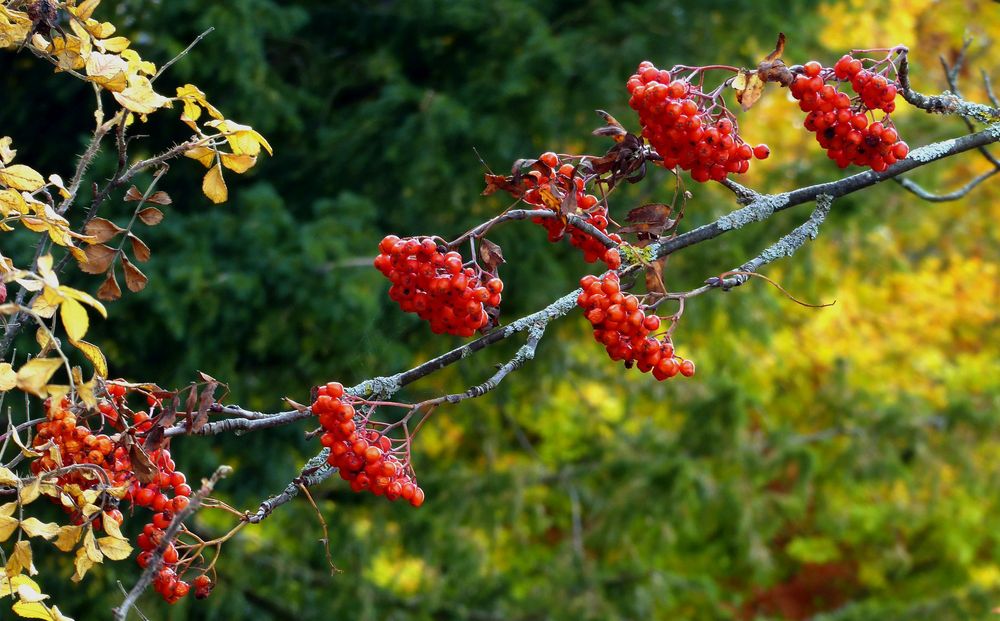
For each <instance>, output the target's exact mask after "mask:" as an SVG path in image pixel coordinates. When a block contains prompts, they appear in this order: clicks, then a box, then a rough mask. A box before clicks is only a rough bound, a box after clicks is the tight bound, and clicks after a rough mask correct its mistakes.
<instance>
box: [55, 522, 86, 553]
mask: <svg viewBox="0 0 1000 621" xmlns="http://www.w3.org/2000/svg"><path fill="white" fill-rule="evenodd" d="M82 534H83V526H77V525H74V524H67V525H65V526H60V527H59V530H58V531H56V538H55V541H53V542H52V543H53V545H55V546H56V547H57V548H59V549H60V550H62V551H63V552H69V551H70V550H72V549H73V548H74V547H76V543H77V542H78V541H80V535H82Z"/></svg>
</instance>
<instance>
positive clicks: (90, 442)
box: [30, 384, 211, 603]
mask: <svg viewBox="0 0 1000 621" xmlns="http://www.w3.org/2000/svg"><path fill="white" fill-rule="evenodd" d="M107 391H108V396H109V397H110V400H105V401H102V402H101V403H100V404H99V406H98V409H99V411H100V414H101V416H102V417H103V419H104V421H105V422H106V423H108V424H110V425H111V426H112V427H114V428H115V429H117V430H119V431H122V430H125V429H126V428H127V426H128V424H127V422H126V421H125V419H124V417H123V416H122V415H123V414H128V415H130V419H131V426H132V429H133V430H134V432H135V436H134V439H133V441H135V442H141V441H142V437H143V435H144V434H146V433H148V432H149V431H150V430H151V429H152V426H153V422H152V420H151V418H150V414H147V413H146V412H132V411H131V410H130V409H129V408H128V405H127V404H126V402H125V395H126V392H127V389H126V388H125V386H123V385H120V384H108V386H107ZM149 402H150V406H151V407H153V406H158V405H159V402H158V401H157V400H156V399H154V398H152V397H150V398H149ZM46 412H47V415H46V420H45V421H43V422H41V423H39V424H38V426H37V427H36V435H35V438H34V440H33V442H32V445H33V446H34V447H35V448H36V449H38V450H39V451H41V452H42V453H43V454H42V456H41V457H38V458H37V459H35V460H34V461H33V462H32V463H31V466H30V468H31V471H32V472H33V473H34V474H39V473H41V472H47V471H51V470H56V469H59V468H62V467H63V466H66V465H70V464H93V465H95V466H98V467H100V468H102V469H104V471H105V473H106V474H107V477H108V480H109V481H110V482H111V484H112V485H113V486H128V490H127V491H126V493H125V496H124V500H126V501H129V502H131V503H132V505H133V506H134V507H147V508H149V509H151V510H152V511H154V514H153V517H152V520H151V522H150V523H149V524H146V525H145V526H144V527H143V531H142V533H140V534H139V535H138V536H137V538H136V546H137V547H138V548H139V549H140V550H142V552H140V554H139V555H138V557H137V558H136V562H137V563H138V564H139V566H140V567H143V568H145V567H146V566H147V565H148V564H149V562H150V559H151V558H152V555H153V550H155V549H156V547H157V546H159V544H160V542H161V541H162V540H163V536H164V531H165V530H166V528H167V527H168V526H169V525H170V522H171V521H172V520H173V518H174V515H175V514H176V513H177V512H178V511H181V510H183V509H184V508H186V507H187V506H188V503H189V502H190V500H189V497H190V496H191V487H190V486H189V485H188V484H187V478H186V477H185V476H184V473H183V472H180V471H178V470H176V465H175V463H174V460H173V459H172V458H171V457H170V450H169V449H168V448H166V447H163V448H159V449H155V450H153V451H150V452H149V453H148V454H147V456H148V457H149V461H150V462H151V463H152V464H153V466H154V467H156V469H157V473H156V474H155V475H153V477H152V480H150V481H149V482H147V483H145V484H144V483H141V482H140V481H139V479H138V477H137V475H136V473H135V470H134V468H133V464H132V459H131V457H130V455H129V451H128V449H126V448H125V446H124V445H123V444H122V442H121V438H122V434H120V433H118V434H115V435H114V436H109V435H107V434H103V433H94V432H93V431H91V429H90V427H89V426H88V421H86V420H82V419H80V418H78V417H77V416H76V415H75V414H74V413H73V412H72V411H71V410H70V402H69V400H68V399H65V398H63V399H62V400H61V401H59V402H58V404H53V403H52V402H51V400H47V401H46ZM46 447H56V448H58V451H50V450H46ZM54 454H58V455H59V456H60V458H61V462H57V461H56V460H55V459H54V458H53V457H52V456H53V455H54ZM55 482H56V484H58V485H67V484H76V485H78V486H80V488H81V489H88V488H92V487H94V486H95V485H97V484H99V483H100V482H101V480H100V479H98V478H95V477H92V476H87V475H85V474H84V473H83V472H81V471H71V472H68V473H66V474H64V475H60V476H59V477H58V478H57V479H56V480H55ZM168 493H172V497H171V496H169V495H168ZM106 502H112V500H111V499H110V498H109V499H106ZM64 508H65V507H64ZM66 510H67V511H68V512H70V513H71V514H72V519H73V522H74V523H76V524H82V523H83V522H84V516H83V515H82V513H81V512H80V509H76V508H69V509H66ZM105 513H106V514H107V515H108V516H109V517H111V518H112V519H114V520H115V521H116V522H117V523H118V524H119V525H120V524H122V522H123V521H124V517H123V516H122V513H121V511H120V510H118V509H117V508H110V509H106V510H105ZM101 519H102V518H96V519H94V521H93V525H94V526H95V528H100V527H101V522H100V520H101ZM179 560H180V559H179V555H178V552H177V548H176V547H175V546H174V544H173V543H171V544H170V545H168V547H167V548H166V551H165V553H164V555H163V563H164V567H163V569H161V570H160V572H159V573H158V574H157V575H156V576H155V577H154V580H153V586H154V587H155V588H156V590H157V592H159V593H160V594H161V595H162V596H163V598H164V599H165V600H167V601H168V602H170V603H174V602H176V601H178V600H180V599H181V598H182V597H184V596H185V595H187V593H188V592H189V591H190V586H191V585H190V584H188V583H187V582H184V581H183V580H180V579H179V578H178V576H177V570H176V565H177V564H178V561H179ZM199 579H200V581H201V583H204V582H205V581H206V580H207V581H208V586H207V587H205V588H202V589H201V590H200V591H197V590H196V594H197V593H202V596H203V597H204V596H207V595H208V592H209V591H210V590H211V579H210V578H208V576H199ZM196 583H198V580H196Z"/></svg>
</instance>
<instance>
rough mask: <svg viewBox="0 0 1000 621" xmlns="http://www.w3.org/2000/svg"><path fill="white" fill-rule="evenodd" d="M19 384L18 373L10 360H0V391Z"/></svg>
mask: <svg viewBox="0 0 1000 621" xmlns="http://www.w3.org/2000/svg"><path fill="white" fill-rule="evenodd" d="M15 386H17V373H15V372H14V367H12V366H10V363H9V362H0V392H3V391H6V390H10V389H11V388H13V387H15Z"/></svg>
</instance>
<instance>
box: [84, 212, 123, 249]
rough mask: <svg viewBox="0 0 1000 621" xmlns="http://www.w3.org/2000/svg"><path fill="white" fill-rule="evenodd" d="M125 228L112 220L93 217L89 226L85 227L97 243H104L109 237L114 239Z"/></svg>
mask: <svg viewBox="0 0 1000 621" xmlns="http://www.w3.org/2000/svg"><path fill="white" fill-rule="evenodd" d="M124 230H125V229H123V228H122V227H120V226H118V225H117V224H115V223H114V222H112V221H111V220H105V219H104V218H92V219H91V220H90V222H88V223H87V226H86V227H84V231H85V232H86V233H87V235H91V236H92V237H94V242H95V243H97V244H103V243H104V242H106V241H108V240H109V239H113V238H114V237H115V236H116V235H118V234H119V233H121V232H122V231H124Z"/></svg>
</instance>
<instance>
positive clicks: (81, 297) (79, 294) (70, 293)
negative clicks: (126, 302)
mask: <svg viewBox="0 0 1000 621" xmlns="http://www.w3.org/2000/svg"><path fill="white" fill-rule="evenodd" d="M59 293H61V294H63V295H64V296H66V297H67V298H72V299H74V300H76V301H78V302H83V303H84V304H86V305H87V306H89V307H91V308H93V309H94V310H96V311H97V312H98V313H100V314H101V317H104V318H105V319H107V318H108V311H107V309H106V308H104V305H103V304H101V303H100V302H98V301H97V299H96V298H94V296H92V295H90V294H89V293H87V292H86V291H80V290H79V289H74V288H72V287H66V286H63V285H60V286H59Z"/></svg>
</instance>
